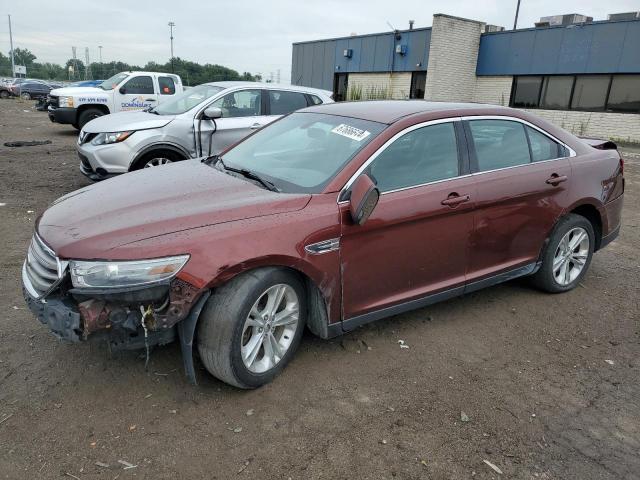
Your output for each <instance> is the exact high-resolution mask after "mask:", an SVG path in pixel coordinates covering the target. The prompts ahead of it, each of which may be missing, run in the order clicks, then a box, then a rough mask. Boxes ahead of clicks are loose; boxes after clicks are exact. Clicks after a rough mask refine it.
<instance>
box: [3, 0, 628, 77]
mask: <svg viewBox="0 0 640 480" xmlns="http://www.w3.org/2000/svg"><path fill="white" fill-rule="evenodd" d="M516 1H517V0H447V1H442V0H440V1H433V0H402V1H397V0H366V1H365V0H356V1H353V0H323V1H317V0H269V1H266V2H265V1H248V0H234V1H210V0H209V1H202V0H201V1H187V0H155V1H153V2H149V1H143V0H139V1H130V0H129V1H121V0H103V1H100V2H95V1H91V0H53V1H45V0H38V1H35V0H19V1H13V2H10V1H9V0H7V1H6V2H3V8H2V10H5V9H7V8H9V10H8V11H3V12H0V13H2V14H3V18H0V42H1V47H0V48H1V49H2V51H3V52H4V53H5V54H7V53H8V51H9V49H10V47H9V27H8V23H7V17H6V14H11V20H12V24H13V41H14V46H15V47H22V48H28V49H30V50H31V51H32V52H33V53H34V54H35V55H36V56H37V57H38V59H37V61H40V62H56V63H64V62H65V61H66V60H67V59H68V58H70V57H71V47H72V46H76V47H77V48H78V57H79V58H81V59H82V60H84V49H85V47H89V53H90V56H91V59H92V61H93V60H97V59H98V45H102V46H103V49H102V59H103V61H110V60H123V61H126V62H129V63H134V64H135V63H137V64H144V63H145V62H146V61H147V60H154V61H158V62H165V61H167V60H168V59H169V58H170V47H169V27H168V26H167V23H168V22H169V21H173V22H175V24H176V26H175V28H174V54H175V55H176V56H179V57H182V58H184V59H189V60H194V61H197V62H200V63H218V64H221V65H224V66H227V67H231V68H234V69H236V70H238V71H240V72H244V71H249V72H251V73H262V75H263V76H264V77H265V78H268V77H269V74H270V72H273V73H274V76H275V75H276V72H277V70H278V69H280V71H281V80H282V82H288V81H289V80H290V76H291V43H292V42H297V41H304V40H315V39H321V38H331V37H337V36H346V35H349V34H351V33H353V32H355V33H358V34H364V33H374V32H382V31H386V30H389V27H388V26H387V22H389V23H391V25H393V26H394V27H395V28H398V29H405V28H407V27H408V21H409V19H413V20H415V22H416V23H415V26H416V27H425V26H430V25H431V22H432V16H433V14H434V13H446V14H450V15H456V16H460V17H466V18H472V19H475V20H480V21H483V22H487V23H492V24H497V25H504V26H506V27H507V28H511V26H513V17H514V14H515V9H516ZM585 5H590V6H588V7H587V6H585ZM634 9H635V10H638V9H640V3H639V2H638V0H607V1H602V2H600V1H599V2H584V1H578V0H522V5H521V7H520V16H519V20H518V26H519V27H520V28H523V27H531V26H533V23H534V22H535V21H537V20H538V18H539V17H541V16H546V15H557V14H563V13H582V14H585V15H590V16H592V17H594V20H604V19H606V16H607V13H615V12H626V11H633V10H634Z"/></svg>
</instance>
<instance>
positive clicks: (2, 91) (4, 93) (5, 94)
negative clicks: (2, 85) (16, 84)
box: [0, 90, 9, 98]
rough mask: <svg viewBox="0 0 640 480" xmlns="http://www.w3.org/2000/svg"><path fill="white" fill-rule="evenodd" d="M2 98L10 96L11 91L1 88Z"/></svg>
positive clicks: (0, 94) (0, 95)
mask: <svg viewBox="0 0 640 480" xmlns="http://www.w3.org/2000/svg"><path fill="white" fill-rule="evenodd" d="M0 98H9V92H7V91H6V90H0Z"/></svg>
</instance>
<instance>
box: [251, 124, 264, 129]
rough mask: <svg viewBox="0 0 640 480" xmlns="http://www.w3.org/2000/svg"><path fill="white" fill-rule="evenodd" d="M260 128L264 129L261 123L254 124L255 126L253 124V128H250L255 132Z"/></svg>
mask: <svg viewBox="0 0 640 480" xmlns="http://www.w3.org/2000/svg"><path fill="white" fill-rule="evenodd" d="M260 127H262V125H260V124H259V123H254V124H253V125H251V127H249V128H251V130H255V129H257V128H260Z"/></svg>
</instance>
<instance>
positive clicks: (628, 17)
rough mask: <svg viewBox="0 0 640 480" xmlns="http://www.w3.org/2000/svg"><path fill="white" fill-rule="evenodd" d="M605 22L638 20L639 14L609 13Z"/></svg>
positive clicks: (639, 18)
mask: <svg viewBox="0 0 640 480" xmlns="http://www.w3.org/2000/svg"><path fill="white" fill-rule="evenodd" d="M607 20H609V21H618V20H640V12H624V13H610V14H609V15H607Z"/></svg>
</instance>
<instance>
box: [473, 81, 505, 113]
mask: <svg viewBox="0 0 640 480" xmlns="http://www.w3.org/2000/svg"><path fill="white" fill-rule="evenodd" d="M512 83H513V77H476V89H475V92H474V96H473V101H474V102H476V103H489V104H491V105H501V106H503V107H508V106H509V98H510V97H511V84H512Z"/></svg>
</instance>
